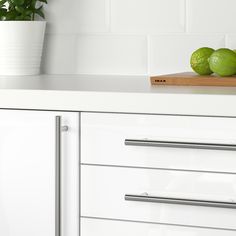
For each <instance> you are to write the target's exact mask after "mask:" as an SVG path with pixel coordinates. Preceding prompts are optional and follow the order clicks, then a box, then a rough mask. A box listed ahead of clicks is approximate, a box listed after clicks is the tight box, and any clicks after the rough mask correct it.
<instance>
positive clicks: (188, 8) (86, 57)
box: [43, 0, 236, 75]
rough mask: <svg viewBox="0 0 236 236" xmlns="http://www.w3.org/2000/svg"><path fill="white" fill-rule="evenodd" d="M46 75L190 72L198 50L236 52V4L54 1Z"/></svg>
mask: <svg viewBox="0 0 236 236" xmlns="http://www.w3.org/2000/svg"><path fill="white" fill-rule="evenodd" d="M48 2H49V4H48V6H47V7H46V14H47V21H48V28H47V35H46V45H45V51H44V55H43V72H44V73H50V74H58V73H59V74H61V73H62V74H77V73H85V74H135V75H136V74H138V75H146V74H151V75H153V74H163V73H172V72H180V71H189V70H191V69H190V68H189V57H190V55H191V53H192V51H193V50H195V49H197V48H199V47H202V46H209V47H213V48H220V47H230V48H233V49H234V48H236V20H235V16H236V0H48Z"/></svg>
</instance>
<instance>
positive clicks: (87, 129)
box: [81, 113, 236, 173]
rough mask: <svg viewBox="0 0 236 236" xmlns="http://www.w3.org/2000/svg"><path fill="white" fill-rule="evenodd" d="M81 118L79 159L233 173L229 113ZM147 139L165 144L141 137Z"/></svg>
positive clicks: (235, 127) (234, 131)
mask: <svg viewBox="0 0 236 236" xmlns="http://www.w3.org/2000/svg"><path fill="white" fill-rule="evenodd" d="M81 122H82V123H81V124H82V125H81V135H82V146H81V148H82V149H81V151H82V163H87V164H101V165H118V166H137V167H150V168H168V169H169V168H170V169H186V170H204V171H216V172H234V173H236V151H235V150H232V149H235V146H234V145H236V119H233V118H213V117H208V118H207V117H186V116H158V115H132V114H130V115H126V114H99V113H82V119H81ZM129 139H131V140H138V142H136V143H132V142H131V143H130V142H129V143H127V144H131V145H125V140H129ZM150 140H152V141H155V142H156V141H159V142H160V141H161V142H163V141H164V142H165V143H164V144H166V142H167V145H162V147H158V145H157V146H148V145H149V143H145V142H141V141H150ZM155 142H154V144H155ZM168 142H169V143H168ZM176 142H178V143H177V145H176ZM156 143H157V142H156ZM189 143H190V145H189ZM157 144H160V143H157ZM162 144H163V143H162ZM168 144H169V145H168ZM183 144H185V145H183ZM186 144H188V145H187V146H186ZM199 144H203V145H202V146H201V145H199ZM208 144H210V145H208ZM214 144H219V145H214ZM137 145H139V146H137ZM225 145H226V147H225ZM227 145H230V146H227ZM173 147H175V148H173ZM186 147H188V148H186ZM220 149H227V150H220Z"/></svg>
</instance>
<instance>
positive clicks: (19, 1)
mask: <svg viewBox="0 0 236 236" xmlns="http://www.w3.org/2000/svg"><path fill="white" fill-rule="evenodd" d="M11 1H12V3H14V4H15V5H16V6H20V5H23V4H24V2H25V0H11Z"/></svg>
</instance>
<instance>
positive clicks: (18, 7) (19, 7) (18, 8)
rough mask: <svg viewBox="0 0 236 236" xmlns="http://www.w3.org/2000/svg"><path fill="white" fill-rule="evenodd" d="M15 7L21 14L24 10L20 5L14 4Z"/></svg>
mask: <svg viewBox="0 0 236 236" xmlns="http://www.w3.org/2000/svg"><path fill="white" fill-rule="evenodd" d="M15 9H16V11H17V12H19V13H21V14H23V13H24V12H25V9H24V8H23V7H21V6H15Z"/></svg>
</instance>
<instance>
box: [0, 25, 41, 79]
mask: <svg viewBox="0 0 236 236" xmlns="http://www.w3.org/2000/svg"><path fill="white" fill-rule="evenodd" d="M45 27H46V22H45V21H0V75H37V74H39V73H40V64H41V57H42V49H43V42H44V34H45Z"/></svg>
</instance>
